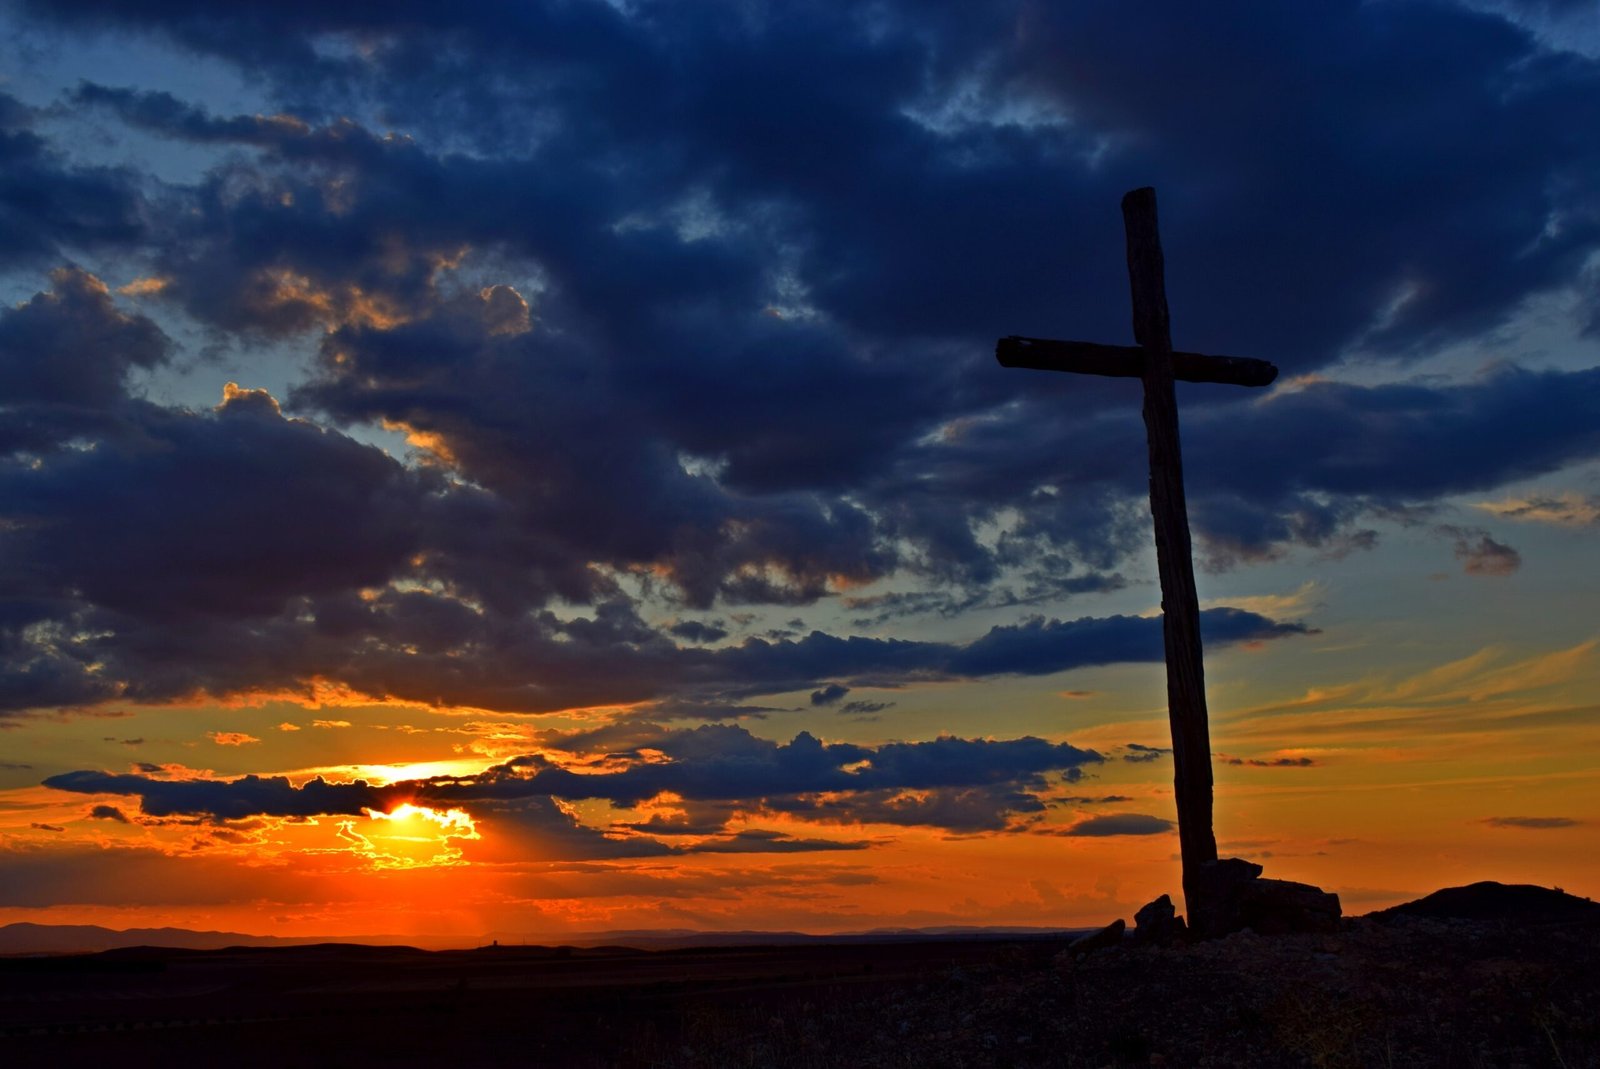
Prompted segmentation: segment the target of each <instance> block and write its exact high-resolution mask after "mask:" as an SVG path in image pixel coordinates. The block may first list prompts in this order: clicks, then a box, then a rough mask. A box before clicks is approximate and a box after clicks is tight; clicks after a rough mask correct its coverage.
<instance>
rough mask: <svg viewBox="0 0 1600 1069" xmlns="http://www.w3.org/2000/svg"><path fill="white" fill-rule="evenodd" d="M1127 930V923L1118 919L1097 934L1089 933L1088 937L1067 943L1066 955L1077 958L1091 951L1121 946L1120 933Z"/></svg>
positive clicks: (1084, 936) (1081, 936)
mask: <svg viewBox="0 0 1600 1069" xmlns="http://www.w3.org/2000/svg"><path fill="white" fill-rule="evenodd" d="M1127 928H1128V923H1127V921H1124V920H1123V919H1122V918H1121V917H1118V918H1117V919H1116V920H1114V921H1112V922H1111V923H1110V924H1108V925H1106V926H1105V927H1104V928H1102V929H1100V930H1099V931H1098V932H1090V933H1089V934H1088V935H1080V936H1078V938H1076V939H1074V940H1073V941H1072V942H1070V943H1068V944H1067V953H1068V954H1071V955H1073V956H1077V955H1079V954H1087V953H1089V951H1091V950H1103V949H1104V948H1106V947H1118V946H1121V945H1122V933H1123V932H1125V931H1126V930H1127Z"/></svg>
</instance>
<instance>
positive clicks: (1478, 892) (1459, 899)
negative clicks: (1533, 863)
mask: <svg viewBox="0 0 1600 1069" xmlns="http://www.w3.org/2000/svg"><path fill="white" fill-rule="evenodd" d="M1396 913H1403V914H1406V915H1408V916H1413V917H1440V918H1451V917H1453V918H1458V919H1461V920H1475V921H1501V920H1503V921H1535V922H1538V921H1552V922H1553V921H1600V902H1592V901H1590V900H1589V899H1587V898H1579V897H1578V896H1577V895H1569V894H1567V893H1566V892H1565V891H1562V890H1560V889H1559V888H1550V887H1538V886H1535V885H1534V884H1531V883H1496V882H1495V881H1494V880H1483V881H1482V882H1480V883H1472V884H1468V885H1467V886H1465V887H1446V888H1444V889H1443V890H1440V891H1435V892H1433V894H1431V895H1427V896H1425V897H1423V898H1419V899H1417V900H1416V901H1414V902H1404V903H1401V904H1400V905H1398V906H1392V907H1390V908H1389V909H1385V910H1379V911H1378V912H1377V913H1375V914H1373V916H1376V917H1383V916H1389V915H1392V914H1396Z"/></svg>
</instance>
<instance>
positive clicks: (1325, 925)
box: [1237, 880, 1340, 935]
mask: <svg viewBox="0 0 1600 1069" xmlns="http://www.w3.org/2000/svg"><path fill="white" fill-rule="evenodd" d="M1237 890H1238V894H1239V897H1238V906H1237V909H1238V915H1239V920H1240V922H1241V923H1242V924H1243V925H1244V926H1245V927H1247V928H1254V929H1255V930H1256V931H1258V932H1260V933H1261V934H1262V935H1284V934H1287V933H1289V932H1336V931H1338V930H1339V913H1340V910H1339V896H1338V895H1336V894H1332V893H1330V892H1328V891H1324V890H1323V889H1322V888H1320V887H1313V886H1311V885H1310V884H1309V883H1295V882H1294V881H1293V880H1251V881H1250V882H1248V883H1244V884H1240V885H1239V887H1238V889H1237Z"/></svg>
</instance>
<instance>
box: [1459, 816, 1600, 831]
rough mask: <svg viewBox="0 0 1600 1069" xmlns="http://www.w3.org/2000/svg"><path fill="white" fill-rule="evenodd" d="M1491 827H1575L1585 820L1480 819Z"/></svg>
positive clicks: (1546, 818) (1543, 828)
mask: <svg viewBox="0 0 1600 1069" xmlns="http://www.w3.org/2000/svg"><path fill="white" fill-rule="evenodd" d="M1478 823H1480V824H1487V825H1489V826H1490V827H1491V828H1525V829H1533V830H1546V829H1551V828H1575V827H1578V826H1579V825H1580V824H1583V823H1584V821H1581V820H1575V819H1573V818H1572V817H1485V818H1484V819H1483V820H1481V821H1479V822H1478Z"/></svg>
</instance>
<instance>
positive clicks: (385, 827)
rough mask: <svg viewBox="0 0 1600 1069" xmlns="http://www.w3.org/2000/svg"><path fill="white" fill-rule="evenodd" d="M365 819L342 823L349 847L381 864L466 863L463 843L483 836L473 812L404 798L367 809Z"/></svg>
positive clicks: (436, 864) (344, 836) (415, 865)
mask: <svg viewBox="0 0 1600 1069" xmlns="http://www.w3.org/2000/svg"><path fill="white" fill-rule="evenodd" d="M365 813H366V820H365V821H364V822H360V823H361V826H360V827H359V828H358V827H357V824H358V822H357V821H354V820H351V821H346V822H344V823H343V824H341V825H340V832H341V837H342V838H344V839H345V840H346V841H347V842H349V844H350V849H352V850H355V851H356V852H358V853H362V854H365V855H366V856H367V857H368V858H369V859H370V860H371V861H372V863H373V864H374V865H376V866H378V867H379V868H420V867H430V866H438V865H459V864H463V863H464V861H463V858H462V852H461V845H460V844H461V843H462V842H464V841H469V840H474V839H481V838H482V836H481V835H480V834H479V833H478V827H477V824H476V823H475V822H474V821H473V819H472V816H471V814H469V813H467V812H466V811H465V810H462V809H442V810H441V809H433V808H430V807H428V806H425V805H416V804H414V803H411V802H402V803H401V804H399V805H397V806H395V807H394V808H393V809H391V810H389V811H388V812H384V811H382V810H378V809H368V810H366V811H365Z"/></svg>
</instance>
